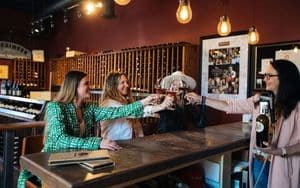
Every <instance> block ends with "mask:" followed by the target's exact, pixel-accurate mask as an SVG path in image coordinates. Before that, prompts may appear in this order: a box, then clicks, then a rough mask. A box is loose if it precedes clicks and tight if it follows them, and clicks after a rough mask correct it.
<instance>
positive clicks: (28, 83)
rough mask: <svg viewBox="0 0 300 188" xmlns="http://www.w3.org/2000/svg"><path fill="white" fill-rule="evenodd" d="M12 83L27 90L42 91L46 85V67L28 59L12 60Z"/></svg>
mask: <svg viewBox="0 0 300 188" xmlns="http://www.w3.org/2000/svg"><path fill="white" fill-rule="evenodd" d="M12 69H13V72H12V81H13V82H18V83H20V84H22V86H24V87H26V88H27V89H28V90H43V89H46V85H47V76H48V74H47V67H46V64H45V63H40V62H33V61H32V60H30V59H14V60H13V67H12Z"/></svg>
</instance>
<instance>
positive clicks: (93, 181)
mask: <svg viewBox="0 0 300 188" xmlns="http://www.w3.org/2000/svg"><path fill="white" fill-rule="evenodd" d="M247 127H249V125H248V124H243V123H241V122H238V123H230V124H222V125H218V126H210V127H206V128H204V129H199V130H196V131H180V132H170V133H164V134H157V135H151V136H146V137H144V138H137V139H133V140H126V141H118V143H119V144H120V146H122V147H123V149H121V150H119V151H116V152H113V151H110V152H109V154H110V158H111V159H112V160H113V161H115V163H116V166H115V167H114V168H113V169H107V170H106V171H102V172H100V173H94V174H93V173H90V172H88V171H87V170H86V169H84V168H82V167H80V166H79V165H69V166H60V167H49V166H48V158H49V154H47V153H36V154H30V155H25V156H22V157H21V160H20V162H21V165H22V167H25V168H27V169H28V170H30V171H31V172H33V173H34V174H36V175H38V176H39V177H41V178H42V180H43V181H44V182H45V183H46V184H47V185H48V186H50V187H101V185H102V186H115V187H119V186H126V185H130V184H133V183H136V182H139V181H142V180H145V179H149V178H152V177H155V176H158V175H161V174H165V173H168V172H171V171H174V170H177V169H181V168H184V167H186V166H190V165H192V164H196V163H198V162H199V161H201V160H202V159H204V158H207V157H209V156H213V155H217V154H221V153H224V152H230V151H235V150H240V149H244V148H248V146H249V138H250V137H249V130H247V129H248V128H247Z"/></svg>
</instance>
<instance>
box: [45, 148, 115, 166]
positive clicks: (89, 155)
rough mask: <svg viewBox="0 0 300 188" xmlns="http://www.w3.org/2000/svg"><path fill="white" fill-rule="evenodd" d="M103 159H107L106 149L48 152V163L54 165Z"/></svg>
mask: <svg viewBox="0 0 300 188" xmlns="http://www.w3.org/2000/svg"><path fill="white" fill-rule="evenodd" d="M103 159H109V154H108V151H107V150H95V151H70V152H59V153H51V154H50V157H49V160H48V165H49V166H56V165H66V164H78V163H82V162H87V161H88V162H90V161H95V160H103Z"/></svg>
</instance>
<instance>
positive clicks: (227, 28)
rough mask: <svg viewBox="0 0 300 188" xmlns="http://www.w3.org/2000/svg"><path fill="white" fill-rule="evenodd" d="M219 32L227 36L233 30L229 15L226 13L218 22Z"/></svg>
mask: <svg viewBox="0 0 300 188" xmlns="http://www.w3.org/2000/svg"><path fill="white" fill-rule="evenodd" d="M217 29H218V33H219V35H221V36H227V35H229V34H230V32H231V23H230V20H229V17H228V16H226V15H224V16H221V17H220V21H219V23H218V28H217Z"/></svg>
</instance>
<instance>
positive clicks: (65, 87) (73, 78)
mask: <svg viewBox="0 0 300 188" xmlns="http://www.w3.org/2000/svg"><path fill="white" fill-rule="evenodd" d="M86 76H87V74H86V73H84V72H81V71H69V72H68V73H67V74H66V75H65V78H64V81H63V83H62V85H61V87H60V90H59V92H58V94H57V95H56V97H55V99H54V101H56V102H62V103H71V102H73V101H74V99H75V98H76V95H77V87H78V85H79V83H80V81H81V80H82V79H83V78H84V77H86ZM46 116H47V114H46V115H45V117H44V118H45V119H47V117H46ZM47 132H48V123H47V122H46V125H45V128H44V139H43V144H45V143H46V140H47V136H48V134H47Z"/></svg>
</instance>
